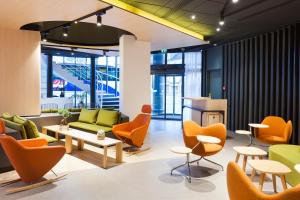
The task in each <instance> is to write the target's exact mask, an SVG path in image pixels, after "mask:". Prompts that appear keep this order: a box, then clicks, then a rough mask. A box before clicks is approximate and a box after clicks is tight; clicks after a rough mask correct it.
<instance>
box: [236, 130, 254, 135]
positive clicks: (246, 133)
mask: <svg viewBox="0 0 300 200" xmlns="http://www.w3.org/2000/svg"><path fill="white" fill-rule="evenodd" d="M235 132H236V133H237V134H241V135H252V133H251V132H250V131H246V130H236V131H235Z"/></svg>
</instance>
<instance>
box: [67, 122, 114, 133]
mask: <svg viewBox="0 0 300 200" xmlns="http://www.w3.org/2000/svg"><path fill="white" fill-rule="evenodd" d="M69 126H70V127H73V128H79V129H83V130H87V131H92V132H98V131H99V130H101V129H102V130H104V131H105V132H110V131H111V130H112V128H110V127H106V126H99V125H97V124H88V123H83V122H71V123H69Z"/></svg>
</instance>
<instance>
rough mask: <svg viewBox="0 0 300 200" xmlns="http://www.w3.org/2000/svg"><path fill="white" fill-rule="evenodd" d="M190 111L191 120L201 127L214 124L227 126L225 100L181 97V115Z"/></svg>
mask: <svg viewBox="0 0 300 200" xmlns="http://www.w3.org/2000/svg"><path fill="white" fill-rule="evenodd" d="M186 109H189V110H190V113H191V114H190V118H191V120H193V121H195V122H197V123H198V124H200V125H202V126H207V125H209V124H214V123H223V124H225V126H226V125H227V100H226V99H211V98H208V97H198V98H195V97H183V106H182V113H183V112H184V111H185V110H186Z"/></svg>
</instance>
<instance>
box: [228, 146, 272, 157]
mask: <svg viewBox="0 0 300 200" xmlns="http://www.w3.org/2000/svg"><path fill="white" fill-rule="evenodd" d="M233 150H234V151H236V152H237V153H239V154H242V155H246V156H265V155H267V154H268V153H267V152H266V151H264V150H262V149H260V148H257V147H245V146H235V147H233Z"/></svg>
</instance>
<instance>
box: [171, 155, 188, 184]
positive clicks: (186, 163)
mask: <svg viewBox="0 0 300 200" xmlns="http://www.w3.org/2000/svg"><path fill="white" fill-rule="evenodd" d="M186 165H187V167H188V175H187V176H186V178H187V180H188V182H189V183H191V182H192V177H191V166H190V154H186V162H185V163H184V164H182V165H178V166H177V167H174V168H173V169H172V170H171V175H173V171H174V170H176V169H178V168H180V167H184V166H186Z"/></svg>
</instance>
